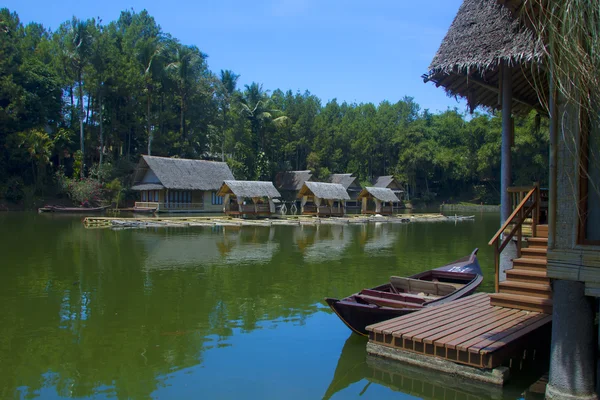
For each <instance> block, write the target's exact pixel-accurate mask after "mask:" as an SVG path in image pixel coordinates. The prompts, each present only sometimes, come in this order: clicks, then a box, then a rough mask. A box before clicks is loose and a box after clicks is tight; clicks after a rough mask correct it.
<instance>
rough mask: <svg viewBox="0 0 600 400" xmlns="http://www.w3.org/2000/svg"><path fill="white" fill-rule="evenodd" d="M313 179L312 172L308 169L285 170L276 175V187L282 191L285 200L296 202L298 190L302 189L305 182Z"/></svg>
mask: <svg viewBox="0 0 600 400" xmlns="http://www.w3.org/2000/svg"><path fill="white" fill-rule="evenodd" d="M311 179H312V172H310V171H309V170H306V171H283V172H279V173H277V175H276V176H275V188H276V189H277V190H278V191H279V192H280V193H281V198H282V200H283V201H285V202H294V201H296V199H297V198H298V192H299V191H300V189H302V185H304V182H307V181H310V180H311Z"/></svg>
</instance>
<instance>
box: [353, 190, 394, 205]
mask: <svg viewBox="0 0 600 400" xmlns="http://www.w3.org/2000/svg"><path fill="white" fill-rule="evenodd" d="M369 195H371V196H373V197H375V198H376V199H377V200H381V201H386V202H393V203H396V202H398V201H400V200H398V197H396V195H395V194H394V192H393V191H392V189H389V188H386V187H366V188H364V189H363V190H362V191H361V192H360V194H359V195H358V198H359V199H360V198H363V197H368V196H369Z"/></svg>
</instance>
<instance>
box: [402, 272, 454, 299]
mask: <svg viewBox="0 0 600 400" xmlns="http://www.w3.org/2000/svg"><path fill="white" fill-rule="evenodd" d="M390 283H391V284H392V286H394V287H395V288H396V289H398V290H402V291H404V292H408V293H425V294H429V295H434V296H447V295H449V294H451V293H453V292H455V291H456V288H455V287H454V286H453V285H449V284H447V283H441V282H431V281H422V280H420V279H413V278H404V277H400V276H392V277H390Z"/></svg>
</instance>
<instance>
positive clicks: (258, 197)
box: [217, 181, 281, 216]
mask: <svg viewBox="0 0 600 400" xmlns="http://www.w3.org/2000/svg"><path fill="white" fill-rule="evenodd" d="M217 195H219V196H221V197H223V211H224V212H225V214H227V215H239V216H242V215H248V216H250V215H271V214H273V213H275V203H273V199H276V198H279V197H281V194H279V192H278V191H277V189H275V186H273V183H272V182H260V181H225V182H223V185H222V186H221V188H220V189H219V191H218V193H217Z"/></svg>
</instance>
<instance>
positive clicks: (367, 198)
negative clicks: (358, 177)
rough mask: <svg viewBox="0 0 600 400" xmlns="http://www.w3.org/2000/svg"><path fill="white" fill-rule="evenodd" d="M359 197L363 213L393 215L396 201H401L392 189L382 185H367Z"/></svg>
mask: <svg viewBox="0 0 600 400" xmlns="http://www.w3.org/2000/svg"><path fill="white" fill-rule="evenodd" d="M358 198H359V200H360V201H361V202H362V207H361V211H362V213H363V214H381V215H392V213H393V212H394V203H397V202H398V201H399V200H398V197H396V195H395V194H394V192H393V191H392V189H388V188H382V187H366V188H364V189H363V190H362V191H361V192H360V194H359V195H358Z"/></svg>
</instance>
